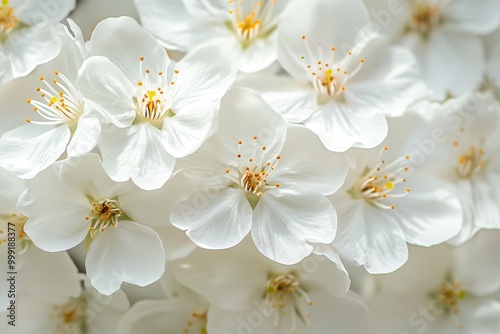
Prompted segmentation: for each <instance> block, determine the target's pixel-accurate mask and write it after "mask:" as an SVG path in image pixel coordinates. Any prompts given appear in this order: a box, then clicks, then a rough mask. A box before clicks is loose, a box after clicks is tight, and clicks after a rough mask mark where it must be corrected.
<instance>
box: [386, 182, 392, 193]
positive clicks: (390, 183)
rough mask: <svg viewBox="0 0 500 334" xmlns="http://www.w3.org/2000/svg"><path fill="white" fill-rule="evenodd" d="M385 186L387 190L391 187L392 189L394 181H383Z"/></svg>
mask: <svg viewBox="0 0 500 334" xmlns="http://www.w3.org/2000/svg"><path fill="white" fill-rule="evenodd" d="M385 187H386V188H387V189H389V191H391V190H392V189H394V183H392V182H391V181H388V182H386V183H385Z"/></svg>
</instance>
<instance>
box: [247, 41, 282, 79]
mask: <svg viewBox="0 0 500 334" xmlns="http://www.w3.org/2000/svg"><path fill="white" fill-rule="evenodd" d="M240 45H241V44H240ZM238 58H239V59H240V69H241V71H242V72H246V73H255V72H258V71H262V70H264V69H266V68H268V67H269V66H271V64H272V63H273V62H274V61H276V60H277V59H278V50H277V33H276V32H273V33H271V35H270V36H266V37H265V38H259V39H256V40H254V41H253V42H252V43H251V44H250V45H249V46H248V47H247V48H246V49H244V50H243V52H242V53H241V55H240V56H239V57H238Z"/></svg>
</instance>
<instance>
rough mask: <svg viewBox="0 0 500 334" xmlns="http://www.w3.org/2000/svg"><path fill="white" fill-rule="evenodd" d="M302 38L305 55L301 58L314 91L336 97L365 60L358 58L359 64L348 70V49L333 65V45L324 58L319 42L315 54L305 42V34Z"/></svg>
mask: <svg viewBox="0 0 500 334" xmlns="http://www.w3.org/2000/svg"><path fill="white" fill-rule="evenodd" d="M302 40H303V41H304V46H305V49H306V51H307V56H302V57H301V59H302V61H303V63H304V66H305V67H306V73H307V74H308V77H309V80H310V81H311V83H312V84H313V86H314V88H315V89H316V91H317V92H318V93H319V94H321V95H323V96H329V97H338V96H339V95H341V94H342V93H343V92H344V91H345V90H346V86H345V85H346V83H347V80H348V79H349V78H352V77H354V76H355V75H356V74H357V73H358V72H359V71H360V70H361V67H362V65H363V63H364V62H365V60H364V58H361V59H360V60H359V64H358V66H357V67H356V68H355V69H354V70H352V71H349V70H348V68H349V67H350V65H351V61H352V57H351V56H352V54H353V52H352V51H349V52H348V53H347V57H345V58H344V59H343V60H342V61H341V62H340V63H338V65H335V61H336V60H335V51H336V48H335V47H332V48H330V50H331V52H330V56H329V58H328V59H326V58H325V56H324V54H323V48H322V45H321V44H318V55H317V56H315V55H314V54H313V52H312V50H311V48H310V46H309V44H308V42H307V37H306V35H302ZM318 57H319V58H318Z"/></svg>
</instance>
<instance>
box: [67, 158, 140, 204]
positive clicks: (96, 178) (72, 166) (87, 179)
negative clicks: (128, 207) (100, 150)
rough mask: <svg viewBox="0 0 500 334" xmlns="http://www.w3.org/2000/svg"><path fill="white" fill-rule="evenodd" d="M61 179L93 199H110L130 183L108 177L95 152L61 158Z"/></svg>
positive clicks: (129, 185) (124, 189) (125, 189)
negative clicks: (115, 180) (117, 181)
mask: <svg viewBox="0 0 500 334" xmlns="http://www.w3.org/2000/svg"><path fill="white" fill-rule="evenodd" d="M60 175H61V179H62V181H63V182H64V184H65V185H66V186H68V187H69V188H71V189H72V190H74V191H76V192H78V193H80V194H85V195H86V196H91V197H93V198H94V199H97V200H100V199H106V198H108V199H112V198H114V197H116V196H119V195H122V194H124V193H126V192H127V191H128V190H129V189H130V188H131V187H132V185H131V184H130V183H128V184H123V183H121V184H120V183H116V182H114V181H113V180H111V179H110V178H109V176H108V175H107V174H106V173H105V172H104V170H103V169H102V166H101V158H100V157H99V155H97V154H95V153H88V154H85V155H83V156H78V157H72V158H69V159H66V160H63V161H62V163H61V170H60Z"/></svg>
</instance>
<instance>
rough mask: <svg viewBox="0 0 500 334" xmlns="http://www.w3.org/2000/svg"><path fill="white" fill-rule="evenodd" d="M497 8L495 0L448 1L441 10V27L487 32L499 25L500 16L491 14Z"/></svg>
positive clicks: (478, 33) (461, 30)
mask: <svg viewBox="0 0 500 334" xmlns="http://www.w3.org/2000/svg"><path fill="white" fill-rule="evenodd" d="M497 9H498V2H497V1H495V0H483V1H481V2H474V1H468V0H453V1H448V2H446V5H445V6H444V7H443V9H442V10H441V13H442V14H441V15H442V20H443V29H446V30H452V31H457V32H461V33H467V34H477V35H485V34H489V33H491V32H493V31H494V30H495V29H496V28H498V26H500V18H499V17H498V15H493V13H494V12H495V10H497Z"/></svg>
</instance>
